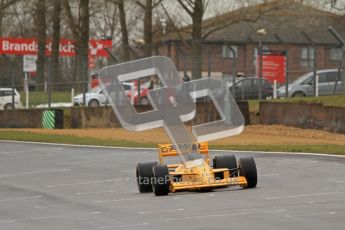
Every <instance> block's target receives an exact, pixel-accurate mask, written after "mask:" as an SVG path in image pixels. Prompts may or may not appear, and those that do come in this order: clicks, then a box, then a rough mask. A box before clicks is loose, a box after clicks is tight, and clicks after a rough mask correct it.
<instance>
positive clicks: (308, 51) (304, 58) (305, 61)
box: [301, 46, 315, 67]
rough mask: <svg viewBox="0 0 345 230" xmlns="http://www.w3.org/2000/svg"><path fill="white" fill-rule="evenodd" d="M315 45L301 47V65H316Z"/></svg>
mask: <svg viewBox="0 0 345 230" xmlns="http://www.w3.org/2000/svg"><path fill="white" fill-rule="evenodd" d="M314 53H315V50H314V47H311V46H308V47H302V48H301V66H304V67H313V66H314Z"/></svg>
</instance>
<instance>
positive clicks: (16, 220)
mask: <svg viewBox="0 0 345 230" xmlns="http://www.w3.org/2000/svg"><path fill="white" fill-rule="evenodd" d="M98 214H101V212H91V213H85V214H75V215H73V214H69V215H66V214H65V215H56V216H41V217H33V218H20V219H11V220H0V224H5V223H9V224H11V223H16V222H26V221H41V220H49V219H59V218H64V217H72V216H79V217H81V216H90V215H98Z"/></svg>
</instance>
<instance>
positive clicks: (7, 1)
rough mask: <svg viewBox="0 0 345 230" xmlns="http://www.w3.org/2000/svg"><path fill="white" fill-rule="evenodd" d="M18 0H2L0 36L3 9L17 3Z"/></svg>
mask: <svg viewBox="0 0 345 230" xmlns="http://www.w3.org/2000/svg"><path fill="white" fill-rule="evenodd" d="M17 1H18V0H1V1H0V36H1V34H2V19H3V11H4V10H6V9H7V8H8V7H10V6H12V5H13V4H15V3H16V2H17Z"/></svg>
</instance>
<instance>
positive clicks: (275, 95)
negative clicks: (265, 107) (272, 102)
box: [273, 80, 277, 99]
mask: <svg viewBox="0 0 345 230" xmlns="http://www.w3.org/2000/svg"><path fill="white" fill-rule="evenodd" d="M273 99H277V80H274V82H273Z"/></svg>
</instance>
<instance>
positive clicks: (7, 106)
mask: <svg viewBox="0 0 345 230" xmlns="http://www.w3.org/2000/svg"><path fill="white" fill-rule="evenodd" d="M12 109H14V106H13V104H12V103H8V104H6V105H5V106H4V110H12Z"/></svg>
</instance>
